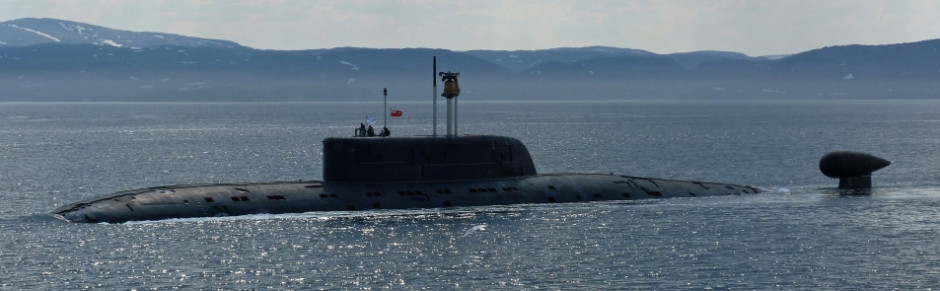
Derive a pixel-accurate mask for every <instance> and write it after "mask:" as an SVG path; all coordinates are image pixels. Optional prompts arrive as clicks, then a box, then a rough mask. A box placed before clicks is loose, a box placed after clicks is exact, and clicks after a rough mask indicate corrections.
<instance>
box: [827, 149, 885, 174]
mask: <svg viewBox="0 0 940 291" xmlns="http://www.w3.org/2000/svg"><path fill="white" fill-rule="evenodd" d="M890 164H891V162H890V161H888V160H885V159H882V158H879V157H876V156H873V155H870V154H866V153H859V152H850V151H837V152H830V153H827V154H826V155H824V156H823V157H822V159H820V160H819V170H820V171H822V173H823V175H826V176H827V177H829V178H849V177H858V176H864V175H868V174H871V172H874V171H877V170H880V169H881V168H884V167H887V166H888V165H890Z"/></svg>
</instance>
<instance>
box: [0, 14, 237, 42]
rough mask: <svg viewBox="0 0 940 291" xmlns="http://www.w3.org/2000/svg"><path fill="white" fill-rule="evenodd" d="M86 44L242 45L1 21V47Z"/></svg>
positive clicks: (49, 22) (61, 23)
mask: <svg viewBox="0 0 940 291" xmlns="http://www.w3.org/2000/svg"><path fill="white" fill-rule="evenodd" d="M52 43H58V44H87V45H107V46H114V47H127V48H143V47H150V46H161V45H172V46H188V47H221V48H237V47H241V45H239V44H237V43H235V42H231V41H226V40H215V39H204V38H195V37H187V36H181V35H176V34H168V33H157V32H132V31H125V30H115V29H110V28H106V27H101V26H97V25H91V24H85V23H79V22H72V21H66V20H59V19H50V18H22V19H16V20H10V21H5V22H0V47H19V46H31V45H38V44H52Z"/></svg>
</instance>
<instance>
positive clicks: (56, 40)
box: [7, 24, 62, 42]
mask: <svg viewBox="0 0 940 291" xmlns="http://www.w3.org/2000/svg"><path fill="white" fill-rule="evenodd" d="M7 26H9V27H12V28H18V29H22V30H25V31H29V32H32V33H35V34H37V35H39V36H42V37H45V38H48V39H51V40H52V41H55V42H62V41H61V40H59V39H58V38H55V37H52V36H51V35H48V34H45V33H43V32H41V31H37V30H34V29H30V28H26V27H20V26H18V25H15V24H7Z"/></svg>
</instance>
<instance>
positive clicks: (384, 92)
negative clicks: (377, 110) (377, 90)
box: [382, 88, 388, 128]
mask: <svg viewBox="0 0 940 291" xmlns="http://www.w3.org/2000/svg"><path fill="white" fill-rule="evenodd" d="M382 101H383V102H382V107H383V108H384V109H382V127H384V128H388V88H382Z"/></svg>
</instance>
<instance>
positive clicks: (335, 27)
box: [0, 0, 940, 56]
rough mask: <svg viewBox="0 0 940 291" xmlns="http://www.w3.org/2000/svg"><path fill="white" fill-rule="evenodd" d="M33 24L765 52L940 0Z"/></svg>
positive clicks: (262, 41) (244, 35) (298, 0)
mask: <svg viewBox="0 0 940 291" xmlns="http://www.w3.org/2000/svg"><path fill="white" fill-rule="evenodd" d="M24 17H39V18H59V19H65V20H72V21H78V22H85V23H89V24H95V25H101V26H105V27H109V28H114V29H123V30H132V31H153V32H166V33H176V34H182V35H188V36H196V37H204V38H217V39H225V40H231V41H235V42H238V43H240V44H242V45H245V46H249V47H253V48H259V49H279V50H301V49H314V48H332V47H339V46H358V47H375V48H404V47H427V48H445V49H452V50H471V49H503V50H531V49H544V48H554V47H581V46H592V45H603V46H615V47H623V48H637V49H645V50H649V51H652V52H655V53H673V52H687V51H695V50H726V51H737V52H742V53H745V54H748V55H751V56H759V55H775V54H791V53H797V52H802V51H806V50H811V49H816V48H820V47H824V46H829V45H843V44H891V43H901V42H913V41H920V40H926V39H935V38H940V1H934V0H916V1H906V0H886V1H860V0H776V1H763V0H709V1H662V0H661V1H630V0H611V1H607V0H579V1H553V0H541V1H515V0H478V1H461V0H449V1H430V0H429V1H425V0H387V1H382V0H376V1H352V0H344V1H317V0H230V1H222V0H139V1H138V0H0V21H6V20H13V19H17V18H24Z"/></svg>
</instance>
